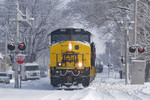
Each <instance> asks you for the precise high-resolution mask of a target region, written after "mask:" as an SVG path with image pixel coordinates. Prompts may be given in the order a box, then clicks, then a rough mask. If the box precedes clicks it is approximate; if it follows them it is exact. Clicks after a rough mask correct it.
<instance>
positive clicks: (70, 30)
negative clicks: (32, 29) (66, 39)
mask: <svg viewBox="0 0 150 100" xmlns="http://www.w3.org/2000/svg"><path fill="white" fill-rule="evenodd" d="M60 33H67V34H76V33H81V34H88V35H92V34H91V33H90V32H88V31H86V30H84V29H82V28H60V29H56V30H54V31H52V32H51V33H50V34H49V35H51V34H60Z"/></svg>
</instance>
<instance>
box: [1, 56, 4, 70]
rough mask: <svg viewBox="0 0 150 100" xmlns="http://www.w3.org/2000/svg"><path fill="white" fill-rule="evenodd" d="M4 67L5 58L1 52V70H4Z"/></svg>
mask: <svg viewBox="0 0 150 100" xmlns="http://www.w3.org/2000/svg"><path fill="white" fill-rule="evenodd" d="M3 68H4V58H3V56H2V54H1V53H0V71H3V70H4V69H3Z"/></svg>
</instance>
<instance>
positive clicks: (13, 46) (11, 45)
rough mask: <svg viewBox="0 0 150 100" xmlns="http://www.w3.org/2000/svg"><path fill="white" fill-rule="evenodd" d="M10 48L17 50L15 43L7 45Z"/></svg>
mask: <svg viewBox="0 0 150 100" xmlns="http://www.w3.org/2000/svg"><path fill="white" fill-rule="evenodd" d="M7 47H8V49H9V50H11V51H12V50H15V45H14V44H13V43H11V44H8V45H7Z"/></svg>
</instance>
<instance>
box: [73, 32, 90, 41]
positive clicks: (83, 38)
mask: <svg viewBox="0 0 150 100" xmlns="http://www.w3.org/2000/svg"><path fill="white" fill-rule="evenodd" d="M71 37H72V41H82V42H84V41H86V42H90V37H89V35H86V34H85V35H84V34H72V36H71Z"/></svg>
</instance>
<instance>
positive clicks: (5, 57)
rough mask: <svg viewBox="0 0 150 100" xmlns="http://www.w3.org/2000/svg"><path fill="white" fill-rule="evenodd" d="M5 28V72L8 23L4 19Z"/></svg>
mask: <svg viewBox="0 0 150 100" xmlns="http://www.w3.org/2000/svg"><path fill="white" fill-rule="evenodd" d="M5 28H6V32H5V34H6V37H5V68H4V71H6V69H7V44H8V43H7V41H8V21H7V19H6V26H5Z"/></svg>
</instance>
